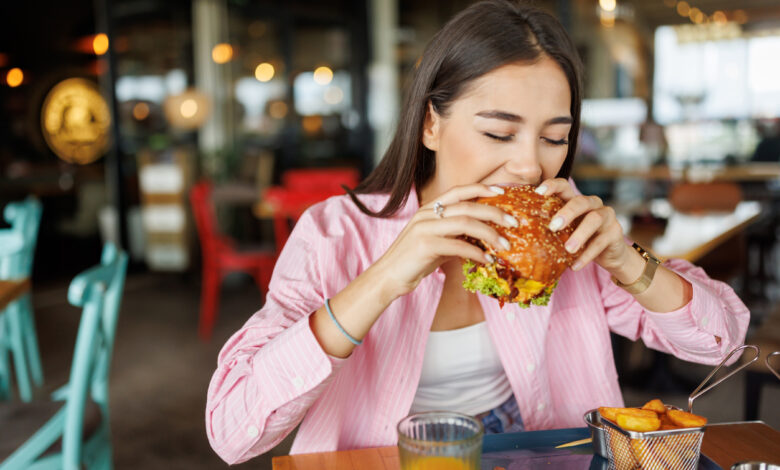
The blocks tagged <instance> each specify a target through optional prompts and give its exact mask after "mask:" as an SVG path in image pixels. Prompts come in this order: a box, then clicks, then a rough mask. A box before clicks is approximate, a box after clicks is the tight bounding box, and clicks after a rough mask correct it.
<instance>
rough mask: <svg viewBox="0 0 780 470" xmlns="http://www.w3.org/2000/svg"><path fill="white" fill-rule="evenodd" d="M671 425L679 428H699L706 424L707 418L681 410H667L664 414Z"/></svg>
mask: <svg viewBox="0 0 780 470" xmlns="http://www.w3.org/2000/svg"><path fill="white" fill-rule="evenodd" d="M666 416H668V417H669V420H671V422H672V423H674V424H676V425H677V426H679V427H681V428H699V427H701V426H704V425H705V424H707V418H705V417H704V416H699V415H695V414H693V413H688V412H685V411H681V410H669V411H667V412H666Z"/></svg>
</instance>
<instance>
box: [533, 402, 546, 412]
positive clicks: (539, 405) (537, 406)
mask: <svg viewBox="0 0 780 470" xmlns="http://www.w3.org/2000/svg"><path fill="white" fill-rule="evenodd" d="M545 406H547V405H545V404H544V403H539V404H538V405H536V410H537V411H542V410H543V409H544V407H545Z"/></svg>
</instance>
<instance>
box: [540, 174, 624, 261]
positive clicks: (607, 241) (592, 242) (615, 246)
mask: <svg viewBox="0 0 780 470" xmlns="http://www.w3.org/2000/svg"><path fill="white" fill-rule="evenodd" d="M537 192H539V193H540V194H544V195H552V194H555V195H557V196H559V197H560V198H561V199H563V200H564V202H565V204H564V206H563V208H561V210H559V211H558V213H557V214H556V215H555V216H554V217H553V219H552V222H550V229H551V230H553V231H558V230H560V229H562V228H563V227H566V226H567V225H569V224H571V223H572V221H574V220H576V219H577V218H580V217H581V218H582V219H581V220H580V223H579V225H578V226H577V228H576V229H575V230H574V233H572V235H571V237H569V240H568V241H567V242H566V245H565V246H566V250H567V251H569V252H570V253H574V252H576V251H577V250H579V249H580V247H584V250H583V252H582V254H580V256H579V258H577V259H576V260H575V261H574V264H572V267H571V269H572V270H574V271H577V270H579V269H582V267H583V266H585V265H586V264H588V263H589V262H591V261H595V262H596V263H598V264H599V265H600V266H601V267H603V268H604V269H606V270H607V271H610V272H613V271H615V270H617V269H619V268H620V267H622V266H624V265H625V264H626V260H627V259H629V256H630V255H631V252H630V249H629V247H628V245H626V242H625V239H624V235H623V228H622V227H621V226H620V224H619V223H618V221H617V218H616V217H615V211H614V209H612V208H611V207H608V206H605V205H604V203H603V202H602V201H601V199H600V198H599V197H598V196H583V195H581V194H577V193H575V192H574V188H572V186H571V184H569V181H568V180H565V179H562V178H555V179H550V180H546V181H544V182H542V184H541V185H539V187H538V188H537Z"/></svg>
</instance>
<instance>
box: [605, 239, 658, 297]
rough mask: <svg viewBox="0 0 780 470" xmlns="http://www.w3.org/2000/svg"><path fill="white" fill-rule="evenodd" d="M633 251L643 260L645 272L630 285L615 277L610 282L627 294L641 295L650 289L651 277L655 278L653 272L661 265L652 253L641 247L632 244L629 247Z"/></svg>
mask: <svg viewBox="0 0 780 470" xmlns="http://www.w3.org/2000/svg"><path fill="white" fill-rule="evenodd" d="M631 247H632V248H633V249H635V250H636V251H637V253H639V254H640V255H641V256H642V258H644V259H645V261H646V263H645V270H644V271H643V272H642V275H641V276H639V279H637V280H636V281H634V282H632V283H631V284H623V283H622V282H620V281H618V280H617V279H615V277H614V276H613V277H612V282H614V283H615V284H616V285H617V286H618V287H622V288H623V289H625V290H626V291H628V293H629V294H633V295H636V294H641V293H642V292H644V291H645V289H647V288H648V287H650V283H651V282H653V276H655V270H656V269H657V268H658V265H659V264H661V261H660V260H659V259H658V258H656V257H655V256H653V254H652V253H650V252H649V251H647V250H645V249H644V248H642V247H641V246H639V245H637V244H636V243H634V244H633V245H631Z"/></svg>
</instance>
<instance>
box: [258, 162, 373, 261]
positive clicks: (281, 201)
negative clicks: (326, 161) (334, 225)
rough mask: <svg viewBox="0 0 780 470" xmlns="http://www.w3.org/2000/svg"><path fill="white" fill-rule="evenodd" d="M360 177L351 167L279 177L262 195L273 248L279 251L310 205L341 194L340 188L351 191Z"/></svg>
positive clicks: (311, 169)
mask: <svg viewBox="0 0 780 470" xmlns="http://www.w3.org/2000/svg"><path fill="white" fill-rule="evenodd" d="M359 181H360V174H359V173H358V171H357V170H356V169H354V168H322V169H314V168H307V169H300V170H288V171H286V172H285V173H284V174H283V175H282V186H272V187H270V188H268V189H266V190H265V192H264V193H263V202H264V203H265V204H266V205H267V206H268V207H269V208H270V209H271V212H272V213H273V221H274V238H275V240H276V249H277V251H281V250H282V247H283V246H284V244H285V242H287V238H288V237H289V236H290V231H291V222H292V223H295V222H296V221H297V220H298V218H299V217H300V216H301V214H303V212H304V211H305V210H306V209H307V208H308V207H309V206H311V205H313V204H316V203H318V202H320V201H323V200H325V199H327V198H329V197H331V196H337V195H339V194H344V188H342V187H341V185H342V184H343V185H346V186H347V187H350V188H354V187H355V186H357V184H358V182H359Z"/></svg>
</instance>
